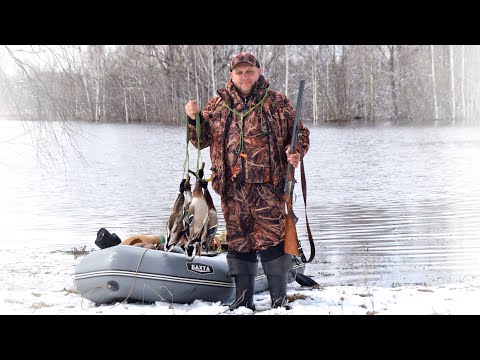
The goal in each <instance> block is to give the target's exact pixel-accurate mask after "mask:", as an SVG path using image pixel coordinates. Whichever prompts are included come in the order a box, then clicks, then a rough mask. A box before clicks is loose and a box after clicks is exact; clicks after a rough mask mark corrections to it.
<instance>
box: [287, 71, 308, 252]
mask: <svg viewBox="0 0 480 360" xmlns="http://www.w3.org/2000/svg"><path fill="white" fill-rule="evenodd" d="M304 87H305V80H300V86H299V89H298V97H297V106H296V108H295V119H294V122H293V129H292V142H291V144H290V153H291V154H293V153H294V151H295V148H296V145H297V140H298V137H299V136H300V137H301V136H302V134H299V132H298V122H299V119H300V116H301V113H302V100H303V89H304ZM300 141H301V139H300ZM295 183H296V180H295V168H294V167H293V165H292V164H290V163H288V166H287V175H286V177H285V188H284V189H283V197H284V199H285V204H286V211H287V217H286V219H285V248H284V252H285V254H291V255H295V256H299V255H300V256H301V257H302V260H303V261H306V259H305V255H304V254H303V251H302V246H301V243H300V241H299V240H298V236H297V228H296V223H297V221H298V217H297V216H296V215H295V213H294V212H293V207H292V201H293V199H292V196H293V190H294V188H295Z"/></svg>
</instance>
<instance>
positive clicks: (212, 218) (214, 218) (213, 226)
mask: <svg viewBox="0 0 480 360" xmlns="http://www.w3.org/2000/svg"><path fill="white" fill-rule="evenodd" d="M210 180H211V178H210V179H207V180H202V187H203V196H204V197H205V201H206V202H207V205H208V220H207V225H206V226H205V229H204V232H203V234H202V239H201V242H200V244H201V245H202V246H204V247H205V249H206V250H207V252H208V250H209V249H211V248H212V242H213V239H214V238H215V235H216V233H217V227H218V215H217V209H216V208H215V205H214V204H213V199H212V196H211V195H210V191H208V182H209V181H210Z"/></svg>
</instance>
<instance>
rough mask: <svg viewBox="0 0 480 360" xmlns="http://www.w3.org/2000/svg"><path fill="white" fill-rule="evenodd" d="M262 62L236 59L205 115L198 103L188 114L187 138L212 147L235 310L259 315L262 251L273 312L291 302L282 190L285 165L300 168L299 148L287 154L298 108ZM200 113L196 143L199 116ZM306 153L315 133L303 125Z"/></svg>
mask: <svg viewBox="0 0 480 360" xmlns="http://www.w3.org/2000/svg"><path fill="white" fill-rule="evenodd" d="M268 88H269V83H268V81H267V80H266V79H265V77H264V76H263V75H262V69H261V67H260V63H259V62H258V60H257V59H256V58H255V57H254V56H253V55H252V54H250V53H246V52H242V53H239V54H237V55H236V56H235V57H234V58H233V59H232V61H231V63H230V79H229V81H228V82H227V84H226V86H225V88H224V89H219V90H218V91H217V93H218V96H215V97H214V98H212V99H210V100H209V101H208V102H207V104H206V105H205V107H204V108H203V110H202V112H201V113H200V109H199V107H198V104H197V103H196V101H189V102H188V103H187V104H186V105H185V111H186V113H187V115H188V117H189V118H190V119H191V120H190V121H189V126H190V129H191V131H190V141H191V142H192V144H193V145H194V146H195V147H197V148H198V147H199V146H200V148H201V149H203V148H205V147H208V146H210V158H211V161H212V168H211V171H212V188H213V189H214V190H215V191H216V192H217V193H218V194H219V195H220V198H221V205H222V211H223V216H224V218H225V224H226V241H227V244H228V253H227V263H228V272H229V275H230V276H233V277H234V278H235V287H236V300H235V301H234V303H233V304H232V305H231V306H230V310H233V309H236V308H238V307H240V306H246V307H248V308H250V309H252V310H255V306H254V304H253V293H254V285H255V274H256V273H257V268H258V260H257V252H258V253H260V259H261V261H262V266H263V269H264V272H265V275H266V276H267V279H268V286H269V291H270V297H271V300H272V307H279V306H284V307H288V305H287V297H286V287H287V278H288V272H289V270H290V269H291V268H292V256H291V255H287V254H285V253H284V242H283V241H284V234H285V217H286V214H285V202H284V199H283V187H284V183H285V176H286V170H287V166H288V163H287V161H288V162H290V163H291V164H292V165H293V166H294V167H297V166H298V164H299V161H300V154H299V152H298V151H300V147H299V148H298V149H296V151H295V152H293V151H292V154H290V144H291V137H292V127H293V122H294V118H295V109H294V108H293V106H292V104H291V102H290V100H289V99H288V98H287V97H286V96H285V95H284V94H282V93H279V92H276V91H272V90H269V89H268ZM197 113H200V114H199V115H200V123H201V135H200V137H199V140H200V144H197V134H196V132H195V115H196V114H197ZM299 135H300V138H301V140H302V141H301V149H302V151H303V153H304V154H306V152H307V151H308V148H309V145H310V140H309V135H310V131H309V130H308V129H307V128H306V127H305V126H304V124H303V122H302V121H300V122H299Z"/></svg>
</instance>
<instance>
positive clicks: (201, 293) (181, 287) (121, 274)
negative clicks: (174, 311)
mask: <svg viewBox="0 0 480 360" xmlns="http://www.w3.org/2000/svg"><path fill="white" fill-rule="evenodd" d="M292 261H293V268H292V270H290V273H289V278H288V282H289V283H291V282H294V281H295V280H297V281H298V278H297V276H300V275H298V274H302V275H303V273H304V271H305V264H304V263H302V262H301V261H300V260H299V258H297V257H295V256H293V257H292ZM227 270H228V267H227V259H226V253H210V254H201V256H198V255H197V256H196V257H194V258H193V259H189V258H187V257H186V256H185V253H184V251H183V250H182V249H181V248H179V247H178V248H174V249H173V250H172V251H170V252H166V251H161V250H151V249H145V248H142V247H137V246H130V245H117V246H112V247H109V248H106V249H101V250H96V251H94V252H91V253H90V254H88V255H86V256H85V257H84V258H83V259H82V260H81V261H80V262H79V264H78V265H77V268H76V270H75V286H76V288H77V290H78V292H79V293H80V295H81V296H82V297H83V298H86V299H88V300H90V301H92V302H94V303H95V304H109V303H114V302H122V301H128V302H144V303H153V302H155V301H165V302H170V303H181V304H190V303H192V302H193V301H194V300H196V299H199V300H204V301H211V302H218V301H220V302H221V303H222V304H224V303H228V302H231V301H233V300H234V299H235V282H234V279H233V278H232V277H229V276H228V274H227ZM267 289H268V281H267V278H266V275H265V274H264V272H263V268H262V263H261V261H259V262H258V272H257V276H256V278H255V293H258V292H262V291H265V290H267Z"/></svg>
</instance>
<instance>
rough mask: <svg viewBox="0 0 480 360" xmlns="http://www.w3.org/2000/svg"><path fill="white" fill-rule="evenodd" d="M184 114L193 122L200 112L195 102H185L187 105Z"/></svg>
mask: <svg viewBox="0 0 480 360" xmlns="http://www.w3.org/2000/svg"><path fill="white" fill-rule="evenodd" d="M185 112H186V113H187V115H188V117H189V118H190V119H192V120H195V114H196V113H198V112H200V109H199V108H198V105H197V102H196V101H195V100H190V101H189V102H187V105H185Z"/></svg>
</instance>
